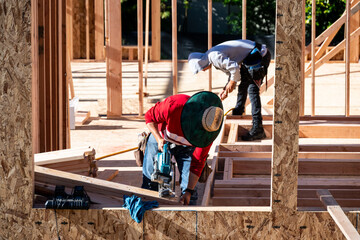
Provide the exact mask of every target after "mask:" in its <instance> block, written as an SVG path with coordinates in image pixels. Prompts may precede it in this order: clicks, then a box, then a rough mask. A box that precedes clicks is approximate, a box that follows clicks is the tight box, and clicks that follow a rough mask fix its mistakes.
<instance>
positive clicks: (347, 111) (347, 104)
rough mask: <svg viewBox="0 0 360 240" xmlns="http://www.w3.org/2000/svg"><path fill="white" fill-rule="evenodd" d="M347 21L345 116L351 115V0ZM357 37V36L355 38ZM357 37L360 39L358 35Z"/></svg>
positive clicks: (348, 6) (347, 6)
mask: <svg viewBox="0 0 360 240" xmlns="http://www.w3.org/2000/svg"><path fill="white" fill-rule="evenodd" d="M345 6H346V23H345V34H346V35H345V99H344V100H345V116H349V115H350V13H349V12H350V1H346V4H345ZM354 39H355V38H354ZM356 39H359V38H358V37H357V38H356Z"/></svg>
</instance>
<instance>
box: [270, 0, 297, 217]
mask: <svg viewBox="0 0 360 240" xmlns="http://www.w3.org/2000/svg"><path fill="white" fill-rule="evenodd" d="M301 14H302V2H301V1H291V2H289V1H282V0H278V1H277V21H276V41H277V42H278V41H282V42H283V43H282V44H279V43H278V44H277V45H276V53H275V63H276V65H275V69H276V70H275V90H274V117H273V118H274V129H273V149H272V151H273V160H272V207H273V211H274V212H276V213H279V214H280V215H284V214H285V215H288V214H292V212H293V211H296V205H297V203H296V198H297V175H298V167H297V165H298V160H297V157H298V150H299V145H298V139H299V99H300V83H301V79H300V77H301V76H300V73H301V59H300V58H301V34H302V22H301V21H298V19H301V17H302V15H301ZM279 174H280V176H279ZM279 200H280V201H279ZM278 220H279V221H282V223H283V224H287V223H288V221H286V222H283V221H284V219H282V220H281V219H280V218H279V219H278Z"/></svg>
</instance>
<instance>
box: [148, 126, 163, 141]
mask: <svg viewBox="0 0 360 240" xmlns="http://www.w3.org/2000/svg"><path fill="white" fill-rule="evenodd" d="M146 126H147V127H148V128H149V130H150V132H151V133H152V135H154V137H155V139H156V141H157V142H159V140H160V139H162V137H161V135H160V132H159V129H158V125H157V123H154V122H150V123H147V124H146Z"/></svg>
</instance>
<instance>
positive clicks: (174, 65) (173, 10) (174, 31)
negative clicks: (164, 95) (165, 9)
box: [171, 0, 178, 95]
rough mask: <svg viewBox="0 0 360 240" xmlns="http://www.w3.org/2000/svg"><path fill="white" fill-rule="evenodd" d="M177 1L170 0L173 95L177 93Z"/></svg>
mask: <svg viewBox="0 0 360 240" xmlns="http://www.w3.org/2000/svg"><path fill="white" fill-rule="evenodd" d="M176 4H177V1H176V0H171V19H172V20H171V24H172V34H171V36H172V75H171V76H172V80H173V95H176V94H177V93H178V89H177V87H178V86H177V85H178V79H177V77H178V76H177V71H178V68H177V61H178V59H177V19H176V17H177V6H176Z"/></svg>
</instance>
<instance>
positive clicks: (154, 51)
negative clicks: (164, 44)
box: [150, 0, 161, 61]
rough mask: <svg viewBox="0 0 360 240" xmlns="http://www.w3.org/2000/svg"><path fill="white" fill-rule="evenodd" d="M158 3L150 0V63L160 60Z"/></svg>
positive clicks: (155, 0) (158, 1)
mask: <svg viewBox="0 0 360 240" xmlns="http://www.w3.org/2000/svg"><path fill="white" fill-rule="evenodd" d="M160 1H161V0H151V54H150V59H151V60H152V61H160V58H161V21H160V20H161V19H160Z"/></svg>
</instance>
